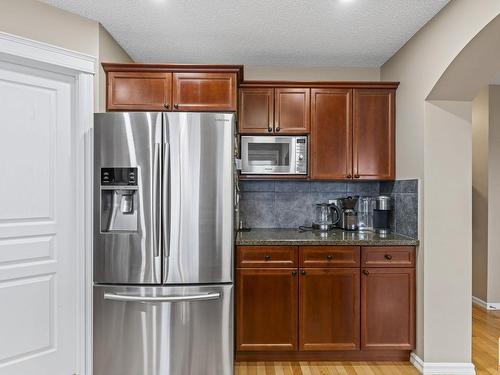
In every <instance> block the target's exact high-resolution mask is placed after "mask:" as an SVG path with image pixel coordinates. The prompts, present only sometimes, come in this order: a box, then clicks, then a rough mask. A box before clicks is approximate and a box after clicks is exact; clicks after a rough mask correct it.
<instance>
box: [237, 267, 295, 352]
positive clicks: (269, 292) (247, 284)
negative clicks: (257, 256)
mask: <svg viewBox="0 0 500 375" xmlns="http://www.w3.org/2000/svg"><path fill="white" fill-rule="evenodd" d="M236 288H237V290H236V347H237V350H247V351H259V350H270V351H281V350H285V351H290V350H296V349H297V314H298V277H297V270H296V269H293V268H288V269H286V268H281V269H271V268H266V269H253V268H247V269H238V270H237V284H236Z"/></svg>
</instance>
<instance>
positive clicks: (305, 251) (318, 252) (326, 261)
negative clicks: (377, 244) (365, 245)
mask: <svg viewBox="0 0 500 375" xmlns="http://www.w3.org/2000/svg"><path fill="white" fill-rule="evenodd" d="M299 253H300V255H299V257H300V267H359V247H358V246H301V247H300V250H299Z"/></svg>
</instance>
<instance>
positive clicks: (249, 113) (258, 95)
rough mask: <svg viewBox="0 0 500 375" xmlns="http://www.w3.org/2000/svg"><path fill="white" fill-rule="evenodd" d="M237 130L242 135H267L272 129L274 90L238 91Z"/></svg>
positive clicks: (253, 89)
mask: <svg viewBox="0 0 500 375" xmlns="http://www.w3.org/2000/svg"><path fill="white" fill-rule="evenodd" d="M239 108H240V110H239V122H238V125H239V129H240V133H242V134H256V133H257V134H268V133H271V132H273V130H274V128H273V126H274V89H272V88H270V89H269V88H243V89H240V102H239Z"/></svg>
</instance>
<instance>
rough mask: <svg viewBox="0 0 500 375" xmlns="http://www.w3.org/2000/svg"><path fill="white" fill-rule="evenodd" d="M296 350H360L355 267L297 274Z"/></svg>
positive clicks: (306, 271) (314, 269)
mask: <svg viewBox="0 0 500 375" xmlns="http://www.w3.org/2000/svg"><path fill="white" fill-rule="evenodd" d="M299 348H300V350H356V349H359V269H358V268H306V269H302V270H301V271H300V279H299Z"/></svg>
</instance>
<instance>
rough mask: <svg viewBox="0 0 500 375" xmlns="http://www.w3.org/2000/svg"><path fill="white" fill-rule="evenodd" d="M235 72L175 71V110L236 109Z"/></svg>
mask: <svg viewBox="0 0 500 375" xmlns="http://www.w3.org/2000/svg"><path fill="white" fill-rule="evenodd" d="M236 101H237V82H236V74H235V73H174V76H173V105H174V110H175V111H228V112H231V111H236Z"/></svg>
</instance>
